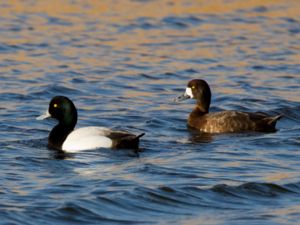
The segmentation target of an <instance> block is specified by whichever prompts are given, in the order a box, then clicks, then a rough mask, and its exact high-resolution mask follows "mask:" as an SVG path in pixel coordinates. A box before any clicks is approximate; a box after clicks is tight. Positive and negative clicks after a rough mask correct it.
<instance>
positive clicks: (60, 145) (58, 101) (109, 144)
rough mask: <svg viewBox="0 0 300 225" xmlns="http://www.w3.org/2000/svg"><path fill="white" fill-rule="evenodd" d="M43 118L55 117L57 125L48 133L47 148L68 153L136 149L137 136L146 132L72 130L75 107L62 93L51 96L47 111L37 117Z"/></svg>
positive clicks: (100, 129) (96, 128)
mask: <svg viewBox="0 0 300 225" xmlns="http://www.w3.org/2000/svg"><path fill="white" fill-rule="evenodd" d="M46 118H54V119H56V120H58V124H57V125H56V126H55V127H54V128H53V129H52V130H51V132H50V134H49V136H48V148H50V149H54V150H59V151H63V152H67V153H75V152H79V151H83V150H92V149H98V148H112V149H119V148H126V149H138V147H139V139H140V138H141V137H142V136H144V135H145V133H141V134H139V135H134V134H131V133H129V132H127V131H120V130H112V129H110V128H106V127H97V126H88V127H82V128H78V129H75V126H76V123H77V109H76V107H75V105H74V103H73V102H72V101H71V100H70V99H69V98H68V97H65V96H55V97H53V98H52V99H51V101H50V103H49V108H48V110H47V112H46V113H45V114H43V115H41V116H39V117H37V118H36V119H37V120H44V119H46Z"/></svg>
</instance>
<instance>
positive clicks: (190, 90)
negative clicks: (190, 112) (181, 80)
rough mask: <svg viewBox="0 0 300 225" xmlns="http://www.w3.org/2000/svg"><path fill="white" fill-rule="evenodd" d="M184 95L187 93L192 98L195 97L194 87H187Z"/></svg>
mask: <svg viewBox="0 0 300 225" xmlns="http://www.w3.org/2000/svg"><path fill="white" fill-rule="evenodd" d="M184 95H186V96H189V97H190V98H194V95H193V92H192V89H191V88H189V87H187V88H186V89H185V93H184Z"/></svg>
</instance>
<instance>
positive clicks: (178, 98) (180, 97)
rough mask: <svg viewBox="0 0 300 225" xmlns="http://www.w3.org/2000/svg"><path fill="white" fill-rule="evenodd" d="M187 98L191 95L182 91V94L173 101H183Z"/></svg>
mask: <svg viewBox="0 0 300 225" xmlns="http://www.w3.org/2000/svg"><path fill="white" fill-rule="evenodd" d="M189 98H191V97H190V96H188V95H187V94H185V93H184V94H182V95H180V96H178V97H177V98H175V99H174V102H181V101H184V100H186V99H189Z"/></svg>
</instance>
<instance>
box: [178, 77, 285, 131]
mask: <svg viewBox="0 0 300 225" xmlns="http://www.w3.org/2000/svg"><path fill="white" fill-rule="evenodd" d="M189 98H192V99H195V100H196V107H195V108H194V110H193V111H192V113H191V114H190V116H189V118H188V125H189V126H190V127H191V128H194V129H197V130H199V131H201V132H203V133H232V132H244V131H261V132H272V131H276V128H275V126H276V122H277V121H278V120H279V119H280V118H281V117H282V115H276V116H269V115H267V114H265V113H261V112H258V113H247V112H240V111H222V112H215V113H209V107H210V102H211V91H210V88H209V85H208V84H207V82H206V81H205V80H201V79H195V80H191V81H190V82H189V83H188V85H187V88H186V92H185V93H184V94H183V95H181V96H179V97H178V98H177V99H176V101H182V100H185V99H189Z"/></svg>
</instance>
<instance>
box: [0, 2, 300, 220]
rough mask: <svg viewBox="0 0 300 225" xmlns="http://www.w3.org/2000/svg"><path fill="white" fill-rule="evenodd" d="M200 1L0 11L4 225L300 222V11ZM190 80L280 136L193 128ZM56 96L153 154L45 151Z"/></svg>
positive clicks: (0, 213) (298, 6)
mask: <svg viewBox="0 0 300 225" xmlns="http://www.w3.org/2000/svg"><path fill="white" fill-rule="evenodd" d="M195 2H196V1H151V0H150V1H142V0H141V1H129V0H128V1H121V2H118V1H106V2H102V1H99V2H98V3H95V2H94V3H92V1H91V2H90V1H64V2H63V1H36V2H35V1H29V0H28V1H13V2H11V3H1V5H0V6H1V7H0V15H1V16H0V81H1V83H0V87H1V89H0V101H1V105H0V118H1V120H0V121H1V124H0V150H1V151H0V171H1V175H0V187H1V188H0V198H1V202H0V218H1V220H0V221H1V222H0V223H1V224H81V223H84V224H228V225H232V224H299V221H300V176H299V172H300V163H299V162H300V151H299V150H300V136H299V133H300V97H299V96H300V75H299V74H300V69H299V68H300V48H299V46H300V3H299V2H298V1H274V2H272V1H266V2H264V3H263V4H262V3H261V1H225V0H223V1H221V0H218V1H215V2H209V1H208V2H202V1H201V2H199V3H195ZM193 78H202V79H206V80H207V81H208V82H209V83H210V84H211V88H212V91H213V103H212V111H218V110H222V109H237V110H245V111H264V112H268V113H270V114H277V113H283V114H284V118H283V119H282V120H280V121H279V123H278V129H279V130H278V132H276V133H254V134H253V133H244V134H230V135H227V134H224V135H217V136H203V135H200V134H198V133H193V132H189V131H188V130H187V128H186V118H187V115H188V113H189V112H190V111H191V109H192V104H193V102H192V101H190V102H186V103H182V104H174V103H173V102H172V99H173V98H174V97H176V96H177V95H179V94H181V93H182V92H183V91H184V89H185V85H186V83H187V81H188V80H190V79H193ZM55 95H66V96H68V97H69V98H71V99H72V100H74V102H75V104H76V106H77V107H78V110H79V124H78V127H81V126H86V125H99V126H107V127H113V128H123V129H127V130H129V131H131V132H134V133H140V132H146V136H144V137H143V139H142V141H141V148H142V152H141V153H140V154H139V155H138V156H137V155H135V154H134V153H133V152H131V151H111V150H109V149H101V150H96V151H86V152H82V153H78V154H73V155H67V156H65V157H61V156H59V155H57V154H55V153H54V152H52V151H50V150H48V149H47V147H46V143H47V136H48V133H49V130H50V129H51V128H52V127H53V125H54V124H55V122H54V121H43V122H41V121H36V120H35V117H36V116H38V115H39V114H40V113H41V112H43V111H44V110H45V109H46V108H47V106H48V102H49V100H50V99H51V98H52V97H53V96H55Z"/></svg>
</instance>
